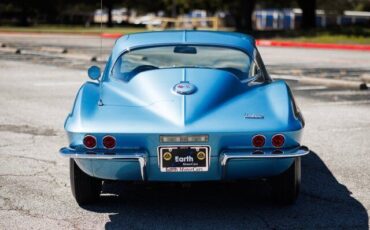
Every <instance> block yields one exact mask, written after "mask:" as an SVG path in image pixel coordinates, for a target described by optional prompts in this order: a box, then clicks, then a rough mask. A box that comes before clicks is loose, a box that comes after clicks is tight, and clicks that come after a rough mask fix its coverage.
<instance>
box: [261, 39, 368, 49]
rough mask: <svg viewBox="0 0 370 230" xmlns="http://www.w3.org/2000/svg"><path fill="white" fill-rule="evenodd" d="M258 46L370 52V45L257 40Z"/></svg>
mask: <svg viewBox="0 0 370 230" xmlns="http://www.w3.org/2000/svg"><path fill="white" fill-rule="evenodd" d="M256 45H258V46H277V47H299V48H313V49H336V50H358V51H370V45H358V44H326V43H310V42H293V41H279V40H264V39H257V40H256Z"/></svg>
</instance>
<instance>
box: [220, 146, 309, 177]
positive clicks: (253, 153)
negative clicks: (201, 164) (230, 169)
mask: <svg viewBox="0 0 370 230" xmlns="http://www.w3.org/2000/svg"><path fill="white" fill-rule="evenodd" d="M308 153H310V150H309V149H308V148H307V147H306V146H299V147H295V148H289V149H261V150H259V149H257V150H244V149H232V150H225V151H223V152H222V153H221V155H220V164H221V169H222V175H223V177H225V174H226V170H227V164H228V161H230V160H248V159H249V160H250V159H277V158H295V157H302V156H304V155H307V154H308Z"/></svg>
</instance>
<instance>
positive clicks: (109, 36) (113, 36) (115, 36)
mask: <svg viewBox="0 0 370 230" xmlns="http://www.w3.org/2000/svg"><path fill="white" fill-rule="evenodd" d="M100 36H101V37H102V38H114V39H117V38H120V37H122V36H123V34H120V33H102V34H101V35H100Z"/></svg>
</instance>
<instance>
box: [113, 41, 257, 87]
mask: <svg viewBox="0 0 370 230" xmlns="http://www.w3.org/2000/svg"><path fill="white" fill-rule="evenodd" d="M250 65H251V59H250V58H249V56H248V55H247V54H246V53H244V52H243V51H240V50H237V49H232V48H227V47H218V46H217V47H216V46H188V45H177V46H160V47H149V48H140V49H136V50H132V51H129V52H126V53H124V54H123V55H121V56H120V57H119V58H118V60H117V61H116V63H115V65H114V67H113V77H114V78H118V79H121V80H123V81H129V80H130V79H131V78H133V77H135V75H136V74H138V73H140V72H143V71H148V70H154V69H168V68H212V69H219V70H225V71H229V72H231V73H232V74H234V75H235V76H236V77H238V78H239V79H240V80H245V79H247V78H248V77H249V72H250V71H249V70H250Z"/></svg>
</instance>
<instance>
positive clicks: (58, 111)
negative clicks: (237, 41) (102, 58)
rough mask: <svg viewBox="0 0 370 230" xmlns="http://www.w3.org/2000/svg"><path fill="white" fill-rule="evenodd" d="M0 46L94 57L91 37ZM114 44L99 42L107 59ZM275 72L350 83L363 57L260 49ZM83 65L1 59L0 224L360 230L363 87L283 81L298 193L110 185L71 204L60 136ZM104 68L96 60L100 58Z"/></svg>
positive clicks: (236, 186)
mask: <svg viewBox="0 0 370 230" xmlns="http://www.w3.org/2000/svg"><path fill="white" fill-rule="evenodd" d="M0 42H2V43H8V44H10V45H11V46H14V47H27V48H28V49H37V48H39V47H41V46H63V47H67V48H69V49H70V50H71V52H78V53H82V54H85V55H97V54H99V52H100V51H99V44H100V43H99V39H98V38H97V37H93V36H91V37H90V36H67V35H63V36H60V35H36V34H35V35H32V36H24V35H23V36H22V35H19V34H10V35H9V34H0ZM113 44H114V40H111V39H106V40H104V41H103V48H104V49H103V55H107V54H108V51H109V49H110V48H111V46H112V45H113ZM260 51H261V54H262V57H263V59H264V60H265V62H266V64H267V66H268V68H269V70H270V71H271V72H273V73H274V74H277V75H279V74H281V75H284V74H289V75H296V76H307V75H309V76H317V77H326V78H348V79H352V78H358V77H359V76H360V75H362V74H366V73H369V72H370V53H369V52H361V51H332V50H321V49H320V50H319V49H296V48H267V47H264V48H263V47H261V48H260ZM91 63H92V62H91V61H88V60H83V59H70V58H60V57H56V56H53V55H50V56H47V55H35V54H8V53H1V52H0V135H1V138H0V229H50V228H53V229H102V228H106V229H189V228H194V229H320V228H321V229H369V210H370V195H369V194H370V186H369V184H370V167H369V166H370V165H369V164H370V163H369V162H370V141H369V140H370V116H369V114H370V90H363V91H360V90H346V89H336V88H327V87H320V86H318V85H302V84H300V83H299V82H295V81H289V82H288V83H289V84H290V85H291V87H292V89H293V93H294V94H295V95H296V100H297V103H298V104H299V106H300V108H301V110H302V112H303V114H304V117H305V119H306V127H305V133H304V137H303V144H304V145H307V146H308V147H310V149H312V153H311V154H310V155H308V156H306V157H304V158H303V159H302V173H303V174H302V187H301V194H300V197H299V198H298V200H297V202H296V204H295V205H292V206H289V207H281V206H277V205H274V204H273V203H272V202H271V200H270V199H269V188H268V186H267V185H266V184H265V183H264V182H242V183H222V184H219V183H206V184H203V183H201V184H194V185H192V186H189V185H187V184H185V185H180V184H150V185H142V184H124V183H107V184H105V185H104V192H105V193H104V195H103V196H102V199H101V202H99V203H98V204H96V205H90V206H85V207H79V206H78V205H77V204H76V202H75V201H74V199H73V197H72V194H71V191H70V184H69V171H68V160H67V159H64V158H62V157H60V156H59V155H58V150H59V148H60V147H62V146H65V145H67V144H68V142H67V138H66V135H65V133H64V130H63V124H64V120H65V117H66V116H67V114H68V113H69V111H70V109H71V107H72V104H73V101H74V97H75V95H76V93H77V90H78V89H79V87H80V86H81V84H82V83H83V82H84V81H86V80H88V78H87V74H86V71H85V69H86V68H88V67H89V65H91ZM99 64H102V63H99Z"/></svg>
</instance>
